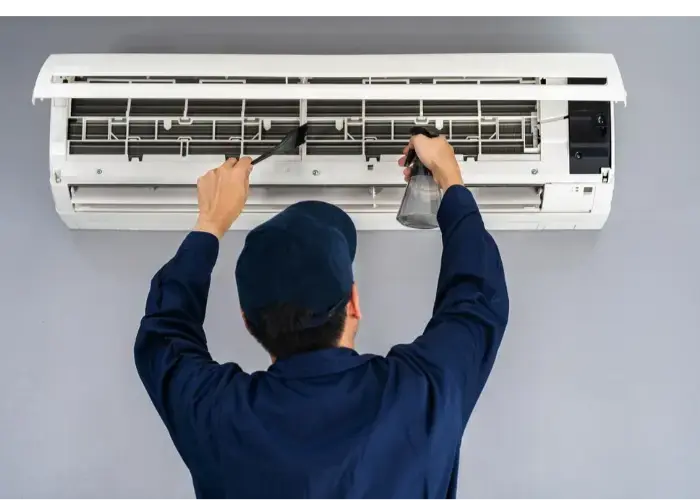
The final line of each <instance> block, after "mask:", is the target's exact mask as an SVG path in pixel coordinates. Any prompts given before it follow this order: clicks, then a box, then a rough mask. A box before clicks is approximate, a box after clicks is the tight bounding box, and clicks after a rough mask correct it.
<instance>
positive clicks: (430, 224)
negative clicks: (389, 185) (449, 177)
mask: <svg viewBox="0 0 700 500" xmlns="http://www.w3.org/2000/svg"><path fill="white" fill-rule="evenodd" d="M441 200H442V193H441V192H440V187H439V186H438V185H437V182H435V179H433V174H432V173H431V172H430V170H428V169H427V168H426V167H425V165H423V164H422V163H421V161H420V160H419V159H418V158H416V159H415V161H414V162H413V166H412V167H411V178H410V179H409V181H408V186H406V192H405V193H404V195H403V200H402V201H401V207H400V208H399V212H398V214H397V215H396V220H397V221H399V222H400V223H401V224H403V225H404V226H406V227H410V228H412V229H434V228H436V227H438V221H437V214H438V209H439V208H440V201H441Z"/></svg>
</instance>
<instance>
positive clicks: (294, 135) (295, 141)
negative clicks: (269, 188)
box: [253, 123, 309, 165]
mask: <svg viewBox="0 0 700 500" xmlns="http://www.w3.org/2000/svg"><path fill="white" fill-rule="evenodd" d="M308 131H309V124H308V123H304V124H303V125H299V126H298V127H297V128H295V129H294V130H292V131H290V132H289V133H288V134H287V135H285V136H284V137H283V138H282V140H281V141H280V142H279V144H277V145H276V146H275V147H273V148H272V149H270V150H269V151H266V152H265V153H263V154H261V155H260V156H258V157H257V158H256V159H255V160H253V165H255V164H257V163H260V162H261V161H263V160H266V159H268V158H269V157H270V156H272V155H275V154H283V153H289V152H291V151H294V150H295V149H296V148H298V147H299V146H301V145H302V144H304V143H306V134H307V133H308Z"/></svg>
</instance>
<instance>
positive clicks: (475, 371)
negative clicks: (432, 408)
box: [390, 186, 509, 412]
mask: <svg viewBox="0 0 700 500" xmlns="http://www.w3.org/2000/svg"><path fill="white" fill-rule="evenodd" d="M438 223H439V225H440V230H441V232H442V242H443V250H442V262H441V268H440V275H439V278H438V286H437V295H436V299H435V305H434V308H433V316H432V318H431V319H430V321H429V322H428V325H427V326H426V328H425V331H424V332H423V334H422V335H421V336H419V337H418V338H417V339H416V340H415V341H414V342H413V343H411V344H408V345H401V346H396V347H395V348H394V349H392V351H391V352H390V356H397V357H400V358H403V359H404V360H406V361H410V362H411V363H412V364H413V365H414V366H417V367H419V368H420V369H421V370H422V371H423V372H424V373H427V374H428V375H430V377H431V379H432V380H433V381H435V382H436V383H437V384H438V385H439V387H441V388H442V389H443V391H444V393H445V394H449V395H451V396H456V395H459V396H461V397H460V398H459V399H460V402H464V398H468V400H469V401H471V402H472V404H474V403H475V402H476V399H477V398H478V396H479V394H480V393H481V391H482V390H483V387H484V385H485V383H486V380H487V378H488V376H489V374H490V372H491V368H492V366H493V364H494V361H495V359H496V354H497V351H498V348H499V346H500V344H501V339H502V338H503V335H504V332H505V329H506V324H507V322H508V314H509V301H508V292H507V287H506V281H505V274H504V270H503V265H502V262H501V256H500V253H499V251H498V247H497V246H496V243H495V241H494V240H493V238H492V237H491V235H490V234H489V233H488V231H487V230H486V228H485V227H484V222H483V220H482V217H481V214H480V213H479V209H478V206H477V204H476V201H475V200H474V197H473V195H472V193H471V192H470V191H469V190H468V189H467V188H466V187H464V186H451V187H450V188H448V189H447V191H446V192H445V194H444V197H443V200H442V203H441V205H440V209H439V211H438ZM471 409H472V408H471V407H470V406H469V405H466V407H464V410H465V411H466V412H470V411H471Z"/></svg>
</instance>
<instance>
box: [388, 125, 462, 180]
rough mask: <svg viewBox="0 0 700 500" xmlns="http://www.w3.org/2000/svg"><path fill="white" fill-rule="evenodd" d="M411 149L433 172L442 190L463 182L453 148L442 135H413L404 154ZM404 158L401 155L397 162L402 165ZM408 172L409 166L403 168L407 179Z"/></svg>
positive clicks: (409, 170)
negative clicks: (432, 136)
mask: <svg viewBox="0 0 700 500" xmlns="http://www.w3.org/2000/svg"><path fill="white" fill-rule="evenodd" d="M411 149H415V151H416V154H417V155H418V158H419V159H420V161H421V162H423V165H425V166H426V167H428V169H429V170H430V171H431V172H432V173H433V178H434V179H435V182H437V183H438V186H440V189H442V190H443V191H446V190H447V188H449V187H450V186H453V185H456V184H459V185H463V184H464V181H463V180H462V172H461V171H460V169H459V164H458V163H457V159H456V158H455V152H454V149H452V146H450V144H449V143H448V142H447V140H446V139H445V138H444V137H443V136H440V137H434V138H431V137H426V136H424V135H414V136H413V137H411V140H410V142H409V143H408V146H406V148H404V150H403V153H404V155H406V154H407V153H408V151H409V150H411ZM405 160H406V157H405V156H404V157H402V158H401V160H399V164H400V165H404V162H405ZM410 173H411V169H410V168H408V167H406V168H404V171H403V174H404V178H405V179H406V180H407V181H408V179H409V177H410Z"/></svg>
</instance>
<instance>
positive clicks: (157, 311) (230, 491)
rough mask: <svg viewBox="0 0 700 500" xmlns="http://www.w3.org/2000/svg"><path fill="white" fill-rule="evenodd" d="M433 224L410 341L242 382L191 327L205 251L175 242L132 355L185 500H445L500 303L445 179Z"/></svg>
mask: <svg viewBox="0 0 700 500" xmlns="http://www.w3.org/2000/svg"><path fill="white" fill-rule="evenodd" d="M438 221H439V224H440V230H441V233H442V238H443V251H442V266H441V270H440V276H439V278H438V286H437V291H436V298H435V306H434V309H433V316H432V318H431V319H430V321H429V322H428V324H427V326H426V327H425V330H424V331H423V333H422V334H421V335H419V336H417V338H415V340H413V341H412V342H410V343H406V344H402V345H397V346H395V347H394V348H392V349H391V351H390V352H389V353H388V354H387V355H386V356H374V355H359V354H357V353H356V352H355V351H354V350H353V349H351V348H347V347H332V348H324V349H314V350H311V351H308V352H303V353H296V354H294V355H291V356H286V357H283V358H282V359H277V360H276V361H274V362H273V364H272V366H271V367H270V368H269V369H268V370H267V371H265V372H256V373H253V374H247V373H245V372H243V370H242V369H241V368H240V366H239V365H237V364H235V363H226V364H223V365H222V364H219V363H217V362H215V361H214V360H213V359H212V358H211V356H210V354H209V351H208V349H207V343H206V336H205V334H204V329H203V323H204V316H205V312H206V304H207V296H208V292H209V285H210V278H211V272H212V269H213V267H214V264H215V262H216V259H217V256H218V248H219V247H218V243H219V242H218V239H217V237H215V236H213V235H212V234H209V233H207V232H199V231H194V232H192V233H190V234H189V235H188V236H187V237H186V238H185V240H184V241H183V243H182V245H181V246H180V248H179V249H178V252H177V253H176V255H175V256H174V257H173V259H171V260H170V261H169V262H168V263H167V264H166V265H165V266H163V268H161V270H160V271H159V272H158V273H156V275H155V276H154V278H153V280H152V282H151V290H150V292H149V296H148V300H147V304H146V314H145V315H144V317H143V319H142V322H141V327H140V329H139V333H138V335H137V338H136V343H135V346H134V355H135V360H136V366H137V369H138V371H139V375H140V377H141V380H142V381H143V383H144V386H145V388H146V390H147V392H148V394H149V397H150V398H151V401H152V402H153V404H154V406H155V407H156V409H157V411H158V413H159V415H160V416H161V418H162V420H163V422H164V423H165V425H166V427H167V428H168V431H169V433H170V435H171V437H172V440H173V443H174V444H175V446H176V447H177V449H178V451H179V452H180V454H181V456H182V458H183V460H184V461H185V463H186V464H187V466H188V468H189V469H190V471H191V473H192V476H193V481H194V486H195V490H196V493H197V496H198V497H244V498H251V497H267V498H279V497H296V498H302V497H323V498H340V497H350V498H358V497H373V498H380V497H401V498H407V497H410V498H415V497H432V498H436V497H443V498H444V497H450V498H454V497H455V496H456V484H457V469H458V459H459V449H460V443H461V437H462V433H463V431H464V428H465V426H466V424H467V421H468V419H469V416H470V414H471V412H472V410H473V408H474V405H475V404H476V401H477V399H478V398H479V395H480V394H481V391H482V390H483V388H484V385H485V383H486V380H487V378H488V376H489V374H490V371H491V369H492V367H493V364H494V361H495V359H496V355H497V352H498V348H499V346H500V343H501V340H502V338H503V334H504V331H505V328H506V324H507V320H508V312H509V301H508V294H507V289H506V284H505V276H504V271H503V266H502V263H501V258H500V254H499V252H498V248H497V246H496V244H495V242H494V241H493V239H492V238H491V236H490V235H489V233H488V232H487V231H486V229H485V228H484V224H483V221H482V219H481V216H480V214H479V211H478V207H477V205H476V202H475V200H474V198H473V196H472V194H471V193H470V192H469V190H468V189H467V188H465V187H464V186H463V185H462V184H461V183H460V182H459V179H456V180H454V181H452V182H451V186H450V187H449V188H447V189H446V190H445V194H444V197H443V200H442V204H441V206H440V210H439V213H438ZM373 334H376V332H373ZM302 335H303V334H302Z"/></svg>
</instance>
